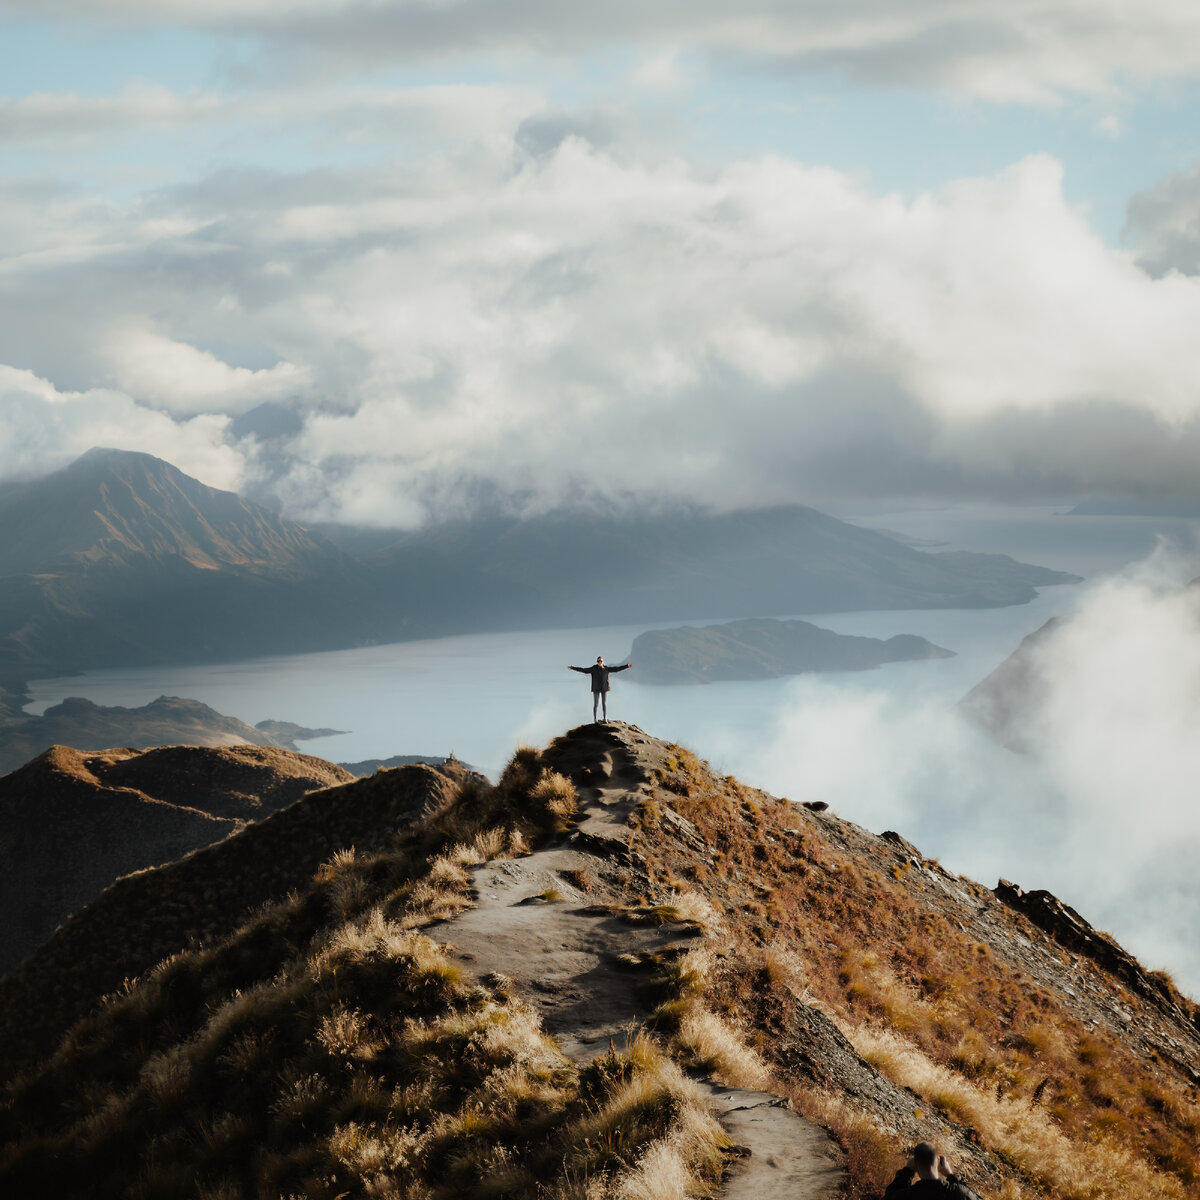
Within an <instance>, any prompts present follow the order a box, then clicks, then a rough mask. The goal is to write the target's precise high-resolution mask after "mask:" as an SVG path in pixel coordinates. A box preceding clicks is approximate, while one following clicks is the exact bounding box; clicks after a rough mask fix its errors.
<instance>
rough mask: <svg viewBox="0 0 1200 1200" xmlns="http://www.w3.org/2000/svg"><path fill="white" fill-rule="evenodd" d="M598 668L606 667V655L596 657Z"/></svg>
mask: <svg viewBox="0 0 1200 1200" xmlns="http://www.w3.org/2000/svg"><path fill="white" fill-rule="evenodd" d="M596 666H598V667H602V666H604V655H603V654H598V655H596Z"/></svg>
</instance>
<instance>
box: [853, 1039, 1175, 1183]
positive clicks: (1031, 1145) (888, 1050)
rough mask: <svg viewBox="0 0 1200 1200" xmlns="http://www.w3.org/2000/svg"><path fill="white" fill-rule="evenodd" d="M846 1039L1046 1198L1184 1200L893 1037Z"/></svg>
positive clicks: (1033, 1109) (1150, 1176)
mask: <svg viewBox="0 0 1200 1200" xmlns="http://www.w3.org/2000/svg"><path fill="white" fill-rule="evenodd" d="M848 1033H849V1036H850V1038H851V1041H852V1042H853V1044H854V1046H855V1048H856V1049H857V1050H858V1052H859V1053H860V1054H861V1055H862V1056H863V1057H864V1058H865V1059H866V1060H867V1061H868V1062H870V1063H872V1064H873V1065H875V1066H877V1067H879V1068H880V1069H882V1070H884V1072H885V1073H886V1074H887V1075H888V1076H889V1077H890V1078H892V1079H894V1080H895V1081H896V1082H898V1083H901V1084H902V1085H903V1086H905V1087H909V1088H912V1090H913V1091H914V1092H916V1093H917V1094H918V1095H920V1096H923V1097H924V1098H925V1099H926V1100H927V1101H928V1102H929V1103H930V1104H931V1105H933V1106H934V1107H936V1108H938V1109H940V1110H942V1111H943V1112H945V1113H947V1114H948V1115H950V1116H952V1117H954V1119H955V1120H958V1121H961V1122H964V1123H966V1124H968V1125H970V1126H971V1127H972V1128H974V1129H975V1130H977V1131H978V1133H979V1135H980V1137H981V1138H983V1140H984V1141H985V1143H986V1144H987V1145H989V1146H990V1147H992V1148H993V1150H994V1151H995V1152H996V1153H998V1154H1000V1155H1001V1156H1002V1157H1003V1159H1004V1160H1005V1161H1006V1162H1008V1163H1009V1164H1010V1165H1012V1166H1013V1167H1015V1168H1016V1169H1017V1170H1018V1171H1019V1172H1020V1173H1021V1174H1022V1175H1024V1176H1026V1177H1027V1178H1029V1179H1030V1180H1031V1181H1032V1182H1034V1183H1035V1184H1036V1185H1037V1186H1038V1187H1039V1188H1040V1189H1044V1190H1046V1191H1048V1192H1050V1193H1051V1194H1052V1195H1055V1196H1061V1197H1062V1198H1063V1200H1085V1198H1086V1200H1109V1198H1110V1197H1111V1198H1112V1200H1118V1198H1124V1197H1129V1196H1135V1195H1136V1196H1148V1197H1155V1198H1161V1200H1184V1197H1185V1196H1186V1195H1187V1192H1186V1191H1185V1189H1184V1187H1183V1184H1182V1183H1181V1181H1180V1180H1179V1179H1177V1178H1175V1177H1174V1176H1171V1175H1165V1174H1163V1173H1161V1172H1158V1171H1155V1170H1154V1169H1153V1168H1152V1167H1151V1166H1150V1165H1149V1164H1148V1163H1146V1162H1145V1161H1144V1159H1142V1158H1140V1157H1138V1156H1136V1155H1134V1154H1131V1153H1130V1152H1129V1151H1128V1150H1125V1149H1123V1148H1122V1147H1120V1146H1117V1145H1114V1144H1113V1143H1112V1142H1111V1141H1110V1140H1109V1139H1108V1138H1106V1137H1104V1136H1103V1134H1102V1133H1100V1134H1099V1136H1096V1137H1094V1138H1093V1139H1092V1140H1091V1143H1090V1145H1089V1147H1088V1150H1087V1152H1086V1153H1081V1152H1080V1147H1079V1145H1078V1144H1077V1143H1076V1142H1075V1141H1074V1140H1073V1139H1071V1138H1069V1137H1067V1136H1066V1135H1065V1134H1064V1133H1063V1130H1062V1129H1061V1127H1060V1126H1059V1125H1058V1123H1057V1122H1055V1121H1054V1120H1053V1119H1052V1118H1051V1117H1050V1116H1049V1115H1048V1114H1047V1113H1046V1112H1045V1111H1043V1110H1042V1109H1040V1108H1038V1107H1037V1106H1035V1105H1034V1104H1033V1103H1031V1101H1030V1100H1029V1099H1028V1098H1025V1097H1017V1096H1004V1097H1002V1098H997V1096H996V1094H995V1092H994V1091H993V1090H991V1089H986V1090H985V1089H982V1088H979V1087H976V1086H975V1085H973V1084H971V1083H970V1082H968V1081H967V1080H965V1079H964V1078H962V1076H960V1075H958V1074H957V1073H956V1072H954V1071H951V1070H949V1069H948V1068H947V1067H945V1066H942V1065H941V1064H939V1063H936V1062H934V1061H932V1060H931V1059H930V1058H929V1056H928V1055H926V1054H925V1053H924V1052H922V1051H921V1050H920V1049H918V1048H917V1047H916V1046H914V1045H912V1043H910V1042H908V1041H906V1040H905V1039H903V1038H901V1037H899V1036H897V1035H896V1034H895V1033H892V1032H890V1031H887V1030H878V1029H871V1028H868V1027H866V1026H859V1027H857V1028H854V1029H852V1030H849V1031H848Z"/></svg>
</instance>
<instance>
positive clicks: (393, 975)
mask: <svg viewBox="0 0 1200 1200" xmlns="http://www.w3.org/2000/svg"><path fill="white" fill-rule="evenodd" d="M576 810H577V797H576V795H575V790H574V788H573V786H572V785H571V783H570V781H569V780H567V779H566V778H565V777H563V776H562V775H560V774H558V773H556V772H554V771H551V770H548V769H546V768H545V766H544V764H542V762H541V760H540V754H539V753H538V751H536V750H534V749H532V748H529V747H525V748H522V749H520V750H518V752H517V753H516V754H515V755H514V757H513V760H512V762H511V763H510V764H509V766H508V767H507V768H506V770H505V772H504V774H503V776H502V777H501V781H500V783H499V784H498V785H496V786H495V787H491V786H489V785H486V784H483V783H481V782H479V781H471V782H469V783H467V784H466V785H465V786H463V787H462V788H461V789H460V790H459V793H458V795H457V796H452V797H450V798H448V799H446V800H444V801H441V802H439V803H438V804H437V805H435V806H433V807H431V808H430V809H429V811H427V812H426V814H425V815H424V817H423V818H422V819H421V820H419V821H418V822H416V823H415V824H414V826H413V827H412V828H411V829H408V830H406V831H405V833H404V834H403V835H402V836H400V837H398V839H397V841H396V843H395V845H394V846H393V847H391V848H389V849H385V850H382V851H379V852H376V853H373V854H371V855H367V856H364V855H361V854H357V853H356V852H355V850H354V849H353V848H352V847H345V848H341V849H338V850H336V851H335V852H334V853H333V854H331V856H330V858H329V859H328V860H327V861H326V862H325V863H324V864H323V865H322V867H321V868H320V869H319V870H318V871H317V872H316V875H315V877H314V880H313V884H312V887H311V888H310V889H308V890H307V891H301V892H299V893H298V894H293V895H289V896H287V897H284V898H282V899H281V900H280V901H279V902H277V903H275V904H271V905H264V906H262V907H261V908H260V909H259V910H258V911H257V912H255V913H254V914H253V915H252V916H251V917H250V918H249V919H248V920H247V921H246V922H245V923H244V925H243V926H242V927H241V928H240V929H239V930H238V931H237V932H236V933H235V935H234V936H233V937H231V938H230V939H228V940H227V941H225V942H222V943H220V944H215V945H212V946H205V947H197V948H193V949H189V950H185V951H182V952H180V953H178V954H176V955H173V956H172V957H171V958H170V959H168V960H165V961H164V962H163V963H161V964H159V966H157V967H156V968H154V969H153V970H151V971H149V972H147V973H146V975H145V976H144V977H143V978H142V979H140V980H136V981H129V982H128V984H127V985H126V986H125V987H123V988H121V989H119V991H118V992H117V993H114V995H113V996H111V997H109V998H107V1000H106V1003H105V1005H104V1006H103V1008H102V1009H101V1010H100V1011H99V1012H98V1013H97V1014H96V1015H95V1016H93V1017H92V1018H89V1019H88V1020H87V1021H85V1022H81V1023H80V1025H78V1026H77V1027H76V1028H75V1029H74V1030H72V1031H71V1033H70V1034H69V1036H68V1037H67V1038H66V1039H65V1041H64V1042H63V1044H62V1045H61V1046H60V1048H59V1050H58V1051H57V1052H56V1054H55V1055H53V1056H52V1057H51V1058H50V1059H48V1060H47V1061H46V1062H45V1063H44V1064H42V1065H41V1066H40V1067H39V1068H38V1069H37V1070H36V1071H33V1072H31V1073H30V1074H29V1075H28V1076H26V1077H25V1078H23V1079H21V1080H17V1081H15V1082H14V1083H13V1084H12V1085H11V1086H10V1087H9V1089H8V1090H7V1093H6V1095H5V1099H4V1101H3V1103H2V1104H0V1134H2V1135H3V1145H2V1147H0V1191H2V1192H3V1193H4V1194H5V1195H13V1196H17V1197H20V1196H25V1195H30V1196H32V1195H53V1196H55V1197H62V1198H64V1200H70V1198H73V1197H87V1200H108V1198H110V1197H111V1198H112V1200H117V1197H120V1198H122V1200H125V1198H127V1197H145V1198H147V1200H149V1198H150V1197H171V1198H172V1200H174V1197H176V1196H187V1195H194V1196H201V1197H211V1198H212V1200H251V1198H255V1200H257V1197H259V1196H280V1197H285V1196H296V1197H301V1196H303V1197H305V1198H306V1200H351V1198H357V1197H403V1198H404V1200H450V1198H451V1197H454V1198H455V1200H458V1198H459V1197H462V1198H464V1200H471V1198H482V1197H486V1196H499V1195H504V1196H512V1197H518V1198H526V1200H552V1198H554V1197H559V1196H561V1197H568V1196H583V1197H586V1198H587V1200H617V1198H618V1197H622V1196H627V1197H637V1196H641V1195H649V1194H656V1195H664V1196H666V1195H680V1196H683V1195H699V1194H700V1193H701V1192H703V1191H704V1190H705V1189H706V1188H708V1187H709V1185H711V1184H712V1183H713V1182H715V1180H716V1178H717V1177H718V1175H719V1160H720V1149H721V1146H722V1144H723V1143H722V1137H723V1134H722V1133H721V1131H720V1129H719V1127H718V1126H716V1125H715V1123H712V1120H711V1118H710V1117H709V1116H708V1114H707V1113H706V1111H705V1110H704V1109H703V1105H702V1104H701V1103H700V1100H699V1098H698V1097H697V1095H695V1094H693V1091H694V1089H690V1085H689V1084H688V1082H687V1081H686V1080H685V1079H684V1078H683V1076H682V1075H681V1074H680V1073H679V1071H678V1069H677V1068H675V1067H674V1066H673V1064H671V1063H670V1062H669V1060H668V1059H667V1058H666V1057H665V1056H664V1055H663V1054H662V1053H661V1052H660V1051H659V1050H658V1049H657V1048H656V1047H655V1046H654V1045H653V1044H652V1043H650V1042H649V1041H648V1040H645V1039H643V1040H640V1041H638V1042H637V1043H636V1044H635V1045H633V1046H631V1047H630V1049H629V1050H628V1051H626V1052H624V1053H623V1054H620V1055H616V1056H612V1057H613V1061H612V1062H611V1063H609V1065H608V1066H607V1067H603V1066H601V1067H597V1068H596V1069H594V1070H593V1069H592V1068H587V1069H585V1070H584V1071H583V1072H580V1071H579V1070H577V1069H576V1068H575V1067H574V1066H573V1065H572V1064H571V1063H570V1062H568V1061H567V1060H566V1059H565V1058H563V1056H562V1054H561V1052H560V1051H559V1049H558V1048H557V1047H556V1046H555V1045H554V1043H553V1042H552V1041H550V1040H549V1039H548V1038H546V1037H545V1036H544V1035H543V1033H542V1032H541V1029H540V1026H539V1023H538V1019H537V1017H536V1015H535V1014H534V1013H532V1012H531V1011H529V1010H528V1009H526V1008H523V1007H522V1006H521V1005H520V1004H519V1003H518V1002H516V1001H515V1000H513V999H512V998H511V996H510V995H509V994H508V989H507V988H506V987H505V986H504V984H503V981H501V980H498V979H493V980H491V981H490V986H489V987H483V986H481V985H479V984H477V983H476V982H475V981H473V980H472V979H470V978H468V977H466V976H465V975H464V974H463V972H462V971H461V969H460V968H459V967H457V966H456V965H455V964H454V963H452V962H451V961H450V960H449V959H448V958H447V957H446V955H445V954H444V953H443V951H442V950H441V948H440V947H439V946H438V945H437V944H436V943H434V942H432V941H431V940H430V939H428V938H427V937H425V936H424V935H423V934H422V933H421V932H420V929H421V927H422V926H423V925H426V924H428V923H429V922H430V921H434V920H437V919H439V918H442V917H445V916H447V915H452V914H453V913H455V912H457V911H459V910H460V909H461V908H462V907H465V906H466V905H467V904H469V903H470V894H469V893H470V869H471V868H472V867H474V866H476V865H477V864H479V863H483V862H487V861H490V860H492V859H495V858H499V857H504V856H506V855H515V854H521V853H524V852H525V851H526V850H527V849H528V846H529V845H530V844H533V843H536V842H537V841H538V840H540V839H543V838H545V837H547V836H553V835H554V834H555V833H557V832H559V831H561V830H563V829H565V828H567V827H568V826H569V824H570V822H571V821H572V820H573V819H574V816H575V813H576ZM581 882H583V881H582V880H581ZM131 1164H139V1165H138V1166H136V1167H135V1168H132V1173H131Z"/></svg>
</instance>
